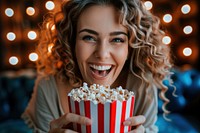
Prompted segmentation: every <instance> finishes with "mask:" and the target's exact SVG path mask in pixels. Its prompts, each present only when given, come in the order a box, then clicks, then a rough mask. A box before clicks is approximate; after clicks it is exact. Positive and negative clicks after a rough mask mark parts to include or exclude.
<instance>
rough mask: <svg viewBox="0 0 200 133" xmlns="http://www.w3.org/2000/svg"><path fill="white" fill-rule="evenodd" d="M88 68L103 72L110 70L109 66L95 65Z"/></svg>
mask: <svg viewBox="0 0 200 133" xmlns="http://www.w3.org/2000/svg"><path fill="white" fill-rule="evenodd" d="M90 67H92V68H93V69H96V70H98V71H105V70H109V69H110V68H111V65H110V66H97V65H94V64H91V65H90Z"/></svg>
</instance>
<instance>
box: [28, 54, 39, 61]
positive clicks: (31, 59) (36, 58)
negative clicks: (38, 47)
mask: <svg viewBox="0 0 200 133" xmlns="http://www.w3.org/2000/svg"><path fill="white" fill-rule="evenodd" d="M29 60H30V61H37V60H38V54H36V53H30V54H29Z"/></svg>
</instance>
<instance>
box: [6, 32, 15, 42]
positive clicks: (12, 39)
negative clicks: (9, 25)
mask: <svg viewBox="0 0 200 133" xmlns="http://www.w3.org/2000/svg"><path fill="white" fill-rule="evenodd" d="M6 37H7V39H8V40H9V41H14V40H15V39H16V35H15V33H13V32H8V33H7V35H6Z"/></svg>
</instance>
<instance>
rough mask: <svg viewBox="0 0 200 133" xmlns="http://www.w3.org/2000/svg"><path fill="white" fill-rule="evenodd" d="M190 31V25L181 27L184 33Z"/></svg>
mask: <svg viewBox="0 0 200 133" xmlns="http://www.w3.org/2000/svg"><path fill="white" fill-rule="evenodd" d="M192 31H193V29H192V26H190V25H188V26H185V27H184V28H183V32H184V33H185V34H191V33H192Z"/></svg>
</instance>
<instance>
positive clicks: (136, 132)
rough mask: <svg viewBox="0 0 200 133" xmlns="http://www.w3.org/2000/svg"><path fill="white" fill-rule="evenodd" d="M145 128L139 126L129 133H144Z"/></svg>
mask: <svg viewBox="0 0 200 133" xmlns="http://www.w3.org/2000/svg"><path fill="white" fill-rule="evenodd" d="M144 132H145V128H144V126H143V125H139V126H138V127H137V128H136V129H134V130H132V131H130V132H129V133H144Z"/></svg>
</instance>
